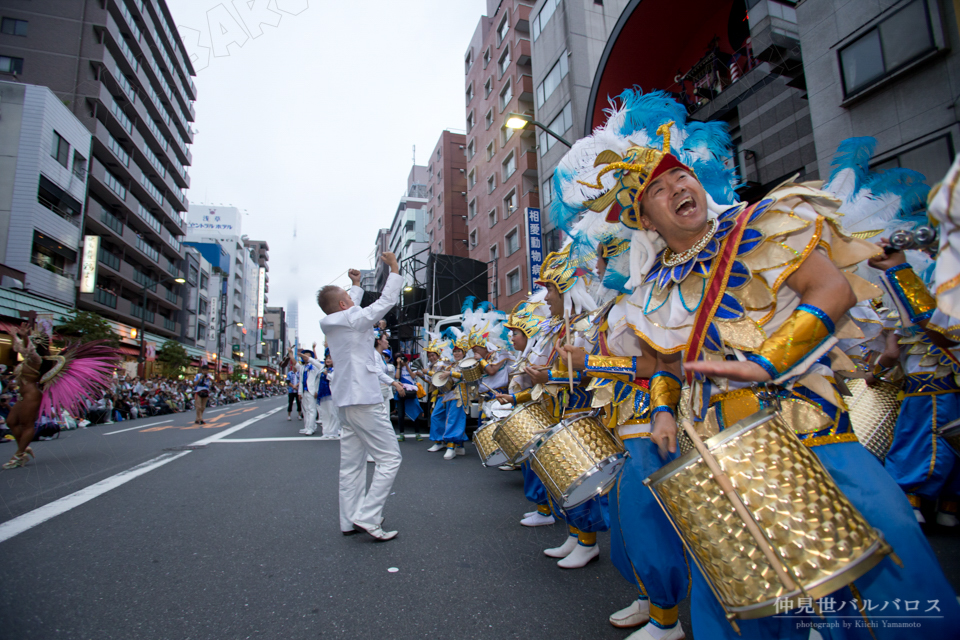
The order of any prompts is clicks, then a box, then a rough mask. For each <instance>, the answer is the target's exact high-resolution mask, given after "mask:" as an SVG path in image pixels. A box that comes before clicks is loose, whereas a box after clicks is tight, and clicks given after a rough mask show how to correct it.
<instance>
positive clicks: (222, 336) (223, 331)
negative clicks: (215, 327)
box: [217, 322, 243, 380]
mask: <svg viewBox="0 0 960 640" xmlns="http://www.w3.org/2000/svg"><path fill="white" fill-rule="evenodd" d="M234 325H236V326H238V327H242V326H243V323H242V322H231V323H230V324H228V325H224V326H223V328H222V329H220V335H219V336H217V380H220V365H221V364H222V360H223V343H224V342H226V335H227V329H229V328H230V327H232V326H234Z"/></svg>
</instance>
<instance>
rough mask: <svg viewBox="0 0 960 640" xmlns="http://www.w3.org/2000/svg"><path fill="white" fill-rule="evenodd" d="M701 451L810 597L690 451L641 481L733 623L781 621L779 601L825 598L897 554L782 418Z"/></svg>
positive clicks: (739, 430)
mask: <svg viewBox="0 0 960 640" xmlns="http://www.w3.org/2000/svg"><path fill="white" fill-rule="evenodd" d="M704 444H705V445H706V447H707V448H708V449H709V450H710V452H711V453H712V454H713V455H714V457H716V459H717V463H718V464H719V465H720V468H721V469H723V471H724V472H725V473H726V474H727V476H728V477H729V478H730V481H731V482H732V483H733V486H734V488H735V489H736V491H737V493H738V494H739V496H740V498H741V500H742V501H743V503H744V505H745V506H746V508H747V510H748V511H749V512H750V514H751V516H752V517H753V519H754V520H755V521H756V522H757V525H758V526H759V527H760V529H761V531H762V532H763V533H764V535H765V536H766V537H767V539H768V540H769V541H770V543H771V545H772V547H773V548H774V550H775V551H776V552H777V553H778V555H779V557H780V559H781V560H782V561H783V563H784V569H785V570H786V572H787V574H788V575H792V576H794V577H795V579H796V581H797V582H798V583H799V584H800V585H802V586H803V588H804V590H805V591H806V593H805V594H801V592H800V590H799V589H793V590H792V591H788V590H787V588H786V587H785V586H784V585H783V583H781V582H780V580H779V579H778V578H777V574H776V572H775V569H774V567H773V566H771V565H770V564H769V563H768V562H767V559H766V556H765V555H764V553H763V551H762V550H761V549H760V548H759V547H758V544H757V542H756V540H755V539H754V538H753V536H751V535H750V533H749V531H748V530H747V527H746V526H745V525H744V523H743V522H742V521H741V520H740V518H739V517H738V516H737V513H736V511H735V510H734V508H733V505H731V504H730V502H729V500H728V499H727V497H726V496H725V495H724V494H723V492H722V491H721V489H720V487H719V486H718V485H717V484H716V482H715V481H714V480H713V475H712V474H711V473H710V470H709V469H708V467H707V465H706V463H704V462H703V459H702V458H701V457H700V454H699V453H698V452H697V451H696V450H694V451H691V452H690V453H687V454H685V455H683V456H681V457H679V458H677V459H676V460H674V461H673V462H671V463H670V464H668V465H666V466H664V467H663V468H662V469H660V470H659V471H657V472H656V473H654V474H652V475H651V476H650V477H649V478H647V479H646V480H645V481H644V483H645V484H646V485H647V486H649V487H650V489H651V490H652V491H653V494H654V496H656V498H657V501H658V502H659V503H660V506H661V507H663V509H664V511H666V513H667V516H668V517H669V518H670V520H671V521H672V522H673V526H674V528H676V530H677V532H679V533H680V537H681V538H682V539H683V543H684V546H686V548H687V550H688V551H689V552H690V554H691V555H692V556H693V557H694V560H696V562H697V565H698V566H699V567H700V569H701V571H702V572H703V574H704V576H705V577H706V578H707V581H708V582H709V583H710V586H711V588H712V590H713V592H714V594H715V595H716V596H717V598H718V599H719V600H720V603H721V604H722V605H723V607H724V609H725V610H726V611H727V613H728V614H729V615H730V616H731V617H735V618H741V619H745V620H747V619H752V618H762V617H765V616H771V615H775V614H776V613H778V610H777V609H778V607H777V601H778V599H780V598H784V599H789V600H793V601H794V602H796V601H797V598H798V597H800V596H801V595H803V596H810V597H812V598H813V599H814V600H816V599H818V598H821V597H824V596H826V595H828V594H830V593H832V592H834V591H836V590H837V589H839V588H841V587H843V586H845V585H847V584H850V583H851V582H852V581H854V580H856V579H857V578H859V577H860V576H862V575H863V574H864V573H866V572H867V571H869V570H870V569H872V568H873V567H874V566H875V565H876V564H877V563H878V562H880V560H882V559H883V557H884V556H886V555H887V554H889V553H890V552H891V549H890V546H889V545H887V543H886V542H884V539H883V535H882V534H881V533H880V532H879V531H877V530H876V529H874V528H873V527H871V526H870V524H869V523H868V522H867V521H866V520H865V519H864V517H863V516H862V515H861V514H860V512H859V511H857V510H856V508H855V507H854V506H853V505H852V504H851V503H850V501H849V500H848V499H847V497H846V496H845V495H844V494H843V492H842V491H841V490H840V488H839V487H837V485H836V483H835V482H834V481H833V479H832V478H831V477H830V474H829V473H828V472H827V470H826V469H824V467H823V465H822V464H821V463H820V460H819V459H818V458H817V456H816V454H814V453H813V452H812V451H810V450H809V449H808V448H807V447H806V446H805V445H804V444H803V443H802V442H801V441H800V439H799V438H797V436H796V435H795V434H794V433H793V431H792V430H791V429H790V428H789V427H788V426H787V424H786V423H785V422H784V421H783V419H782V418H781V417H780V415H779V414H778V413H777V412H776V411H774V410H772V409H763V410H762V411H759V412H757V413H755V414H753V415H751V416H748V417H746V418H744V419H743V420H741V421H739V422H737V423H736V424H734V425H732V426H730V427H728V428H727V429H724V430H723V431H721V432H720V433H719V434H718V435H716V436H713V437H712V438H709V439H708V440H706V441H705V443H704ZM781 609H782V607H781Z"/></svg>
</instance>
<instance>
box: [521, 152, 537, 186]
mask: <svg viewBox="0 0 960 640" xmlns="http://www.w3.org/2000/svg"><path fill="white" fill-rule="evenodd" d="M518 151H519V150H518ZM517 169H519V170H520V174H521V175H522V176H523V177H524V178H532V179H534V180H536V178H537V152H536V150H535V149H533V148H531V149H528V150H527V151H526V152H525V153H521V154H520V155H519V157H518V158H517Z"/></svg>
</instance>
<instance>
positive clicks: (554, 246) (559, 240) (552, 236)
mask: <svg viewBox="0 0 960 640" xmlns="http://www.w3.org/2000/svg"><path fill="white" fill-rule="evenodd" d="M561 246H563V232H562V231H560V229H550V231H547V232H546V234H544V236H543V253H544V255H546V254H548V253H553V252H555V251H560V247H561Z"/></svg>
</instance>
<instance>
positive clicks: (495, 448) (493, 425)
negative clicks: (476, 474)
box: [473, 420, 507, 467]
mask: <svg viewBox="0 0 960 640" xmlns="http://www.w3.org/2000/svg"><path fill="white" fill-rule="evenodd" d="M499 426H500V421H499V420H496V421H493V422H488V423H487V424H485V425H483V426H482V427H480V428H479V429H477V430H476V431H474V432H473V444H474V445H476V447H477V453H479V454H480V462H481V463H483V466H485V467H499V466H500V465H502V464H503V463H505V462H506V461H507V456H506V455H504V453H503V451H501V450H500V446H499V445H497V443H496V442H495V441H494V439H493V433H494V432H495V431H496V430H497V427H499Z"/></svg>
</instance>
